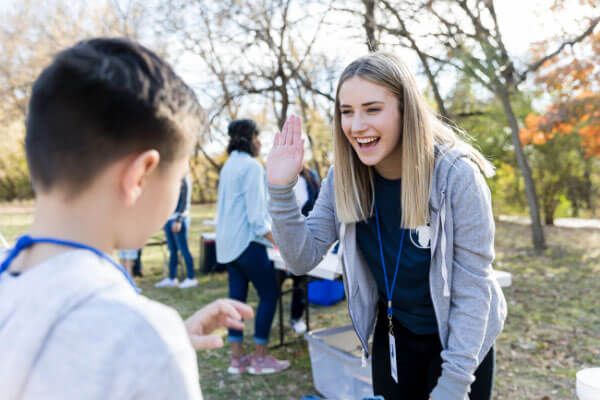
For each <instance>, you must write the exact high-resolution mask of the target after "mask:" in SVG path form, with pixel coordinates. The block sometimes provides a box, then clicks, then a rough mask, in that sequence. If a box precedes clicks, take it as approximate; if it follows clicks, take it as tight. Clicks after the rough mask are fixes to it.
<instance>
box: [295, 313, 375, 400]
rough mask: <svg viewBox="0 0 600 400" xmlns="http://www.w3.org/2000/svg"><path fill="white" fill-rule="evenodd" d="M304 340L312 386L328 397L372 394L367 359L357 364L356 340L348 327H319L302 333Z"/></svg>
mask: <svg viewBox="0 0 600 400" xmlns="http://www.w3.org/2000/svg"><path fill="white" fill-rule="evenodd" d="M304 338H305V339H306V341H307V342H308V351H309V353H310V363H311V367H312V375H313V383H314V385H315V389H317V390H318V391H319V393H321V395H323V396H325V398H327V399H329V400H356V399H362V398H364V397H370V396H373V387H372V382H371V360H370V359H369V360H368V363H367V366H366V367H362V366H361V357H360V354H361V353H360V342H359V340H358V338H357V337H356V334H355V333H354V330H353V329H352V326H350V325H348V326H341V327H337V328H329V329H321V330H318V331H313V332H309V333H307V334H305V335H304Z"/></svg>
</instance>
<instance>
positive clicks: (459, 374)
mask: <svg viewBox="0 0 600 400" xmlns="http://www.w3.org/2000/svg"><path fill="white" fill-rule="evenodd" d="M294 184H295V182H294V183H290V184H289V185H286V186H276V185H270V186H269V193H270V200H269V209H270V212H271V216H272V218H273V234H274V237H275V241H276V242H277V244H278V246H279V248H280V250H281V255H282V257H283V259H284V261H285V263H286V265H287V266H288V267H289V268H290V269H292V270H293V272H294V273H297V274H304V273H306V272H307V271H309V270H311V269H312V268H314V267H315V266H316V265H317V264H318V263H319V261H320V260H321V259H322V257H323V256H324V255H325V253H326V251H327V249H328V248H329V246H331V244H333V243H334V242H335V241H336V240H338V239H339V240H340V249H339V255H340V262H341V263H342V269H343V274H344V286H345V289H346V296H347V298H348V311H349V314H350V319H351V320H352V324H353V326H354V330H355V331H356V334H357V335H358V338H359V339H360V341H361V343H362V346H363V353H364V355H365V357H368V347H367V343H368V339H369V337H370V335H371V334H372V333H373V329H374V326H375V319H376V306H377V301H378V298H379V295H378V292H377V284H376V283H375V280H374V278H373V276H372V274H371V271H370V269H369V267H368V266H367V265H366V262H365V260H364V258H363V256H362V254H361V253H360V251H359V249H358V248H357V246H356V225H355V224H354V223H351V224H340V222H339V221H338V218H337V215H336V211H335V198H334V188H333V168H332V169H330V171H329V174H328V176H327V178H326V180H325V181H324V182H323V186H322V188H321V192H320V194H319V197H318V199H317V201H316V204H315V207H314V208H313V210H312V212H311V214H310V215H309V216H308V217H307V218H306V219H305V218H304V217H303V216H302V215H301V214H300V210H299V209H298V206H297V205H296V201H295V199H294V192H293V188H294ZM429 208H430V218H431V221H430V223H431V235H432V236H431V268H430V274H429V284H430V288H431V299H432V302H433V306H434V309H435V314H436V319H437V323H438V327H439V335H440V340H441V343H442V348H443V350H442V353H441V357H442V375H441V376H440V378H439V380H438V382H437V385H436V387H435V388H434V389H433V391H432V392H431V395H430V397H431V398H432V399H433V400H463V399H466V398H467V393H468V392H469V390H470V385H471V383H472V382H473V381H474V380H475V377H474V375H473V374H474V372H475V370H476V369H477V367H478V365H479V363H480V362H481V361H482V359H483V357H485V355H486V354H487V353H488V351H489V350H490V348H491V347H492V345H493V344H494V341H495V340H496V337H497V336H498V334H499V333H500V332H501V331H502V327H503V325H504V319H505V318H506V301H505V299H504V295H503V294H502V290H501V289H500V286H499V285H498V283H497V282H496V280H495V279H494V276H493V271H492V260H493V259H494V247H493V246H494V230H495V226H494V218H493V215H492V208H491V196H490V191H489V188H488V187H487V184H486V183H485V180H484V178H483V176H482V174H481V172H480V171H479V169H478V168H477V166H476V165H475V164H474V163H473V162H472V161H470V160H469V159H468V156H467V155H466V154H465V153H464V152H462V151H460V150H459V149H458V148H454V149H451V150H448V151H440V150H436V160H435V168H434V174H433V177H432V182H431V195H430V199H429Z"/></svg>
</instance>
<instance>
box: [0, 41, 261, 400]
mask: <svg viewBox="0 0 600 400" xmlns="http://www.w3.org/2000/svg"><path fill="white" fill-rule="evenodd" d="M201 121H202V115H201V110H200V107H199V105H198V102H197V99H196V97H195V95H194V94H193V92H192V91H191V89H190V88H189V87H188V86H186V85H185V84H184V83H183V81H182V80H181V79H180V78H179V77H178V76H177V75H176V74H175V73H174V72H173V70H172V69H171V67H170V66H169V65H167V64H166V63H165V62H164V61H163V60H161V59H160V58H159V57H158V56H156V55H155V54H154V53H152V52H151V51H149V50H148V49H146V48H144V47H142V46H140V45H138V44H136V43H133V42H129V41H127V40H121V39H92V40H87V41H83V42H80V43H78V44H77V45H75V46H74V47H71V48H69V49H66V50H64V51H62V52H61V53H59V54H58V55H57V56H56V57H55V59H54V61H53V62H52V63H51V64H50V65H49V66H48V67H47V68H46V69H45V70H44V71H43V72H42V73H41V75H40V76H39V77H38V79H37V80H36V82H35V84H34V86H33V89H32V94H31V100H30V104H29V112H28V116H27V132H26V138H25V144H26V152H27V161H28V165H29V170H30V174H31V179H32V182H33V186H34V189H35V192H36V205H35V212H34V221H33V224H32V226H31V230H30V232H29V234H28V235H26V236H23V237H21V238H20V239H19V240H17V244H16V245H15V247H14V248H13V249H11V250H10V251H9V252H8V253H7V254H5V255H0V263H1V264H0V354H1V356H0V371H2V372H1V373H0V388H2V389H1V392H2V395H1V397H2V398H6V399H11V400H12V399H38V398H39V399H42V398H43V399H67V400H68V399H134V398H135V399H167V398H169V399H201V398H202V394H201V391H200V386H199V378H198V370H197V364H196V354H195V352H194V349H193V348H196V349H202V348H216V347H220V346H222V345H223V342H222V340H221V338H220V337H219V336H214V335H210V333H211V332H212V331H213V330H214V329H216V328H218V327H220V326H227V327H231V328H235V329H242V328H243V322H242V320H243V319H248V318H252V316H253V313H252V309H251V308H250V307H248V306H246V305H244V304H241V303H238V302H234V301H231V300H217V301H215V302H213V303H211V304H209V305H208V306H206V307H204V308H203V309H201V310H199V311H198V312H196V313H195V314H194V315H192V317H190V318H189V319H188V320H187V321H186V322H185V324H184V323H183V321H182V320H181V317H180V316H179V315H178V314H177V313H176V312H175V311H174V310H173V309H171V308H169V307H166V306H164V305H162V304H159V303H156V302H154V301H151V300H149V299H147V298H145V297H143V296H141V295H139V294H138V293H137V290H136V289H137V288H136V286H135V283H134V281H133V280H132V278H131V277H130V276H129V274H128V273H127V272H126V271H125V270H124V269H123V268H122V267H121V266H120V265H118V264H116V263H115V262H114V261H113V260H112V259H111V258H110V257H109V256H108V255H107V254H111V253H112V252H113V251H114V249H116V248H139V247H142V246H143V245H144V243H145V241H146V239H147V238H148V237H149V236H150V235H151V234H152V233H154V232H156V231H157V230H158V229H160V227H161V226H162V225H163V224H164V222H165V221H166V220H167V217H168V216H169V214H170V213H171V211H172V210H173V209H174V207H175V202H176V201H177V197H178V194H179V185H180V182H181V179H182V178H183V176H184V175H185V173H186V170H187V165H188V160H189V154H190V153H191V150H192V149H193V146H194V144H195V135H196V134H197V132H199V130H200V129H201ZM192 346H193V347H192Z"/></svg>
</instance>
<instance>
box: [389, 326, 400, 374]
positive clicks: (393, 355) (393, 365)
mask: <svg viewBox="0 0 600 400" xmlns="http://www.w3.org/2000/svg"><path fill="white" fill-rule="evenodd" d="M388 337H389V339H390V366H391V372H392V378H393V379H394V382H396V383H398V364H396V340H395V339H394V335H392V334H391V333H388Z"/></svg>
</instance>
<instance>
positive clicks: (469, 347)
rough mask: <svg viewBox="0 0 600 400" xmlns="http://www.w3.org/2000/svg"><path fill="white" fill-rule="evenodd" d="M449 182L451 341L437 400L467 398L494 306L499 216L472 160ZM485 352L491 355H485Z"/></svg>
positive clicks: (445, 353)
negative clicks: (491, 309) (495, 235)
mask: <svg viewBox="0 0 600 400" xmlns="http://www.w3.org/2000/svg"><path fill="white" fill-rule="evenodd" d="M448 179H449V181H448V186H447V196H448V197H447V199H446V204H445V207H446V210H447V216H448V217H447V218H448V219H447V223H446V226H447V227H453V228H452V234H453V248H452V252H453V264H452V277H451V278H450V279H451V291H450V310H449V319H448V324H449V326H448V332H449V334H448V343H447V347H446V349H445V350H444V351H442V353H441V357H442V375H441V376H440V378H439V380H438V382H437V385H436V387H435V388H434V390H433V391H432V392H431V398H432V399H433V400H463V399H466V398H467V393H468V392H469V389H470V385H471V383H473V381H474V380H475V377H474V372H475V370H476V369H477V367H478V365H479V363H480V362H481V359H479V358H480V354H481V353H482V352H481V350H482V346H483V342H484V337H485V335H486V329H487V325H488V324H487V319H488V315H489V311H490V307H491V298H492V286H493V284H494V277H493V271H492V265H491V264H492V261H493V259H494V231H495V225H494V218H493V215H492V206H491V195H490V190H489V188H488V186H487V184H486V182H485V180H484V178H483V176H482V175H481V173H480V172H479V170H478V168H477V167H476V166H475V165H474V164H473V163H471V162H470V161H464V160H459V161H458V162H457V163H456V165H455V167H454V170H453V172H452V173H451V174H450V175H449V178H448ZM484 356H485V354H484Z"/></svg>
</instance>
